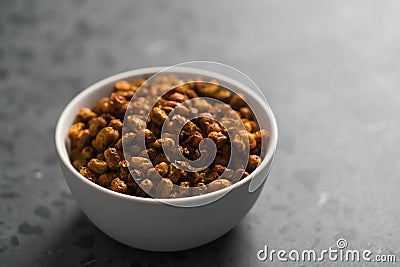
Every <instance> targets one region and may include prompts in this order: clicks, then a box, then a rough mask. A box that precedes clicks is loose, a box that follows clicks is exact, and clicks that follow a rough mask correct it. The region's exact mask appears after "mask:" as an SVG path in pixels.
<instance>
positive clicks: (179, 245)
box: [55, 67, 278, 251]
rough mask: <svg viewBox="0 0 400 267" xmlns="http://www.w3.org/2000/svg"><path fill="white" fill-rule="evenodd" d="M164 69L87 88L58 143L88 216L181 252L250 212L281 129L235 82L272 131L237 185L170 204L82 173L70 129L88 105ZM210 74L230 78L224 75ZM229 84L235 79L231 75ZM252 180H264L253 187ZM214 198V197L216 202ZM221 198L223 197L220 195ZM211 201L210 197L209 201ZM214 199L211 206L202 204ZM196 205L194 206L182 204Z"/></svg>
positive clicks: (135, 240)
mask: <svg viewBox="0 0 400 267" xmlns="http://www.w3.org/2000/svg"><path fill="white" fill-rule="evenodd" d="M162 69H164V68H163V67H154V68H143V69H136V70H132V71H127V72H123V73H120V74H116V75H113V76H111V77H108V78H105V79H103V80H101V81H99V82H97V83H95V84H93V85H91V86H89V87H88V88H87V89H85V90H83V91H82V92H81V93H80V94H79V95H77V96H76V97H75V98H73V99H72V100H71V101H70V102H69V104H68V105H67V107H66V108H65V109H64V111H63V112H62V114H61V116H60V118H59V120H58V123H57V127H56V132H55V145H56V149H57V153H58V157H59V161H60V165H61V169H62V172H63V174H64V177H65V180H66V182H67V184H68V186H69V189H70V191H71V193H72V195H73V197H74V198H75V199H76V201H77V202H78V205H79V206H80V208H81V209H82V211H83V212H84V213H85V215H86V216H87V217H88V218H89V219H90V220H91V221H92V222H93V224H95V225H96V226H97V227H98V228H99V229H100V230H101V231H103V232H104V233H105V234H107V235H108V236H110V237H111V238H113V239H115V240H118V241H119V242H121V243H124V244H126V245H129V246H132V247H135V248H139V249H144V250H151V251H178V250H185V249H190V248H194V247H197V246H200V245H203V244H206V243H208V242H211V241H213V240H215V239H217V238H218V237H220V236H222V235H224V234H225V233H227V232H228V231H229V230H231V229H232V228H233V227H235V226H236V225H237V224H238V223H239V222H240V220H241V219H242V218H243V217H244V216H245V215H246V214H247V212H248V211H249V210H250V209H251V207H252V206H253V205H254V203H255V201H256V200H257V198H258V196H259V195H260V192H261V190H262V187H263V186H264V184H265V182H264V181H265V180H266V179H265V178H266V177H267V176H268V174H269V170H270V167H271V164H272V160H273V156H274V154H275V150H276V145H277V140H278V130H277V125H276V121H275V118H274V115H273V113H272V111H271V109H270V107H269V105H268V103H266V102H265V101H260V98H258V97H254V94H253V92H251V90H249V89H248V88H247V87H245V86H242V85H241V84H234V85H233V86H237V87H239V89H240V90H241V91H242V92H243V94H244V95H245V97H246V100H247V101H251V102H252V103H251V107H252V108H253V109H254V110H257V111H258V112H260V114H262V121H263V124H264V127H265V128H266V129H267V130H268V131H269V132H270V137H269V140H268V148H267V153H266V156H265V157H264V159H263V161H262V163H261V164H260V165H259V166H258V167H257V168H256V170H255V171H254V172H253V173H251V175H249V176H248V177H246V178H244V179H243V180H241V181H239V182H237V183H236V184H234V185H232V186H230V187H228V188H225V189H222V190H219V191H216V192H213V193H209V194H205V195H201V196H194V197H187V198H180V199H174V200H172V201H175V203H176V204H177V205H169V204H165V203H164V202H162V201H160V200H157V199H153V198H141V197H135V196H130V195H124V194H120V193H116V192H113V191H111V190H108V189H106V188H103V187H101V186H99V185H97V184H95V183H93V182H90V181H89V180H87V179H86V178H84V177H83V176H81V175H80V173H79V172H78V171H77V170H75V169H74V167H73V166H72V164H71V162H70V160H69V156H68V153H69V140H68V137H67V133H68V130H69V127H70V126H71V125H72V123H73V121H74V118H75V116H76V114H77V112H78V111H79V109H80V108H82V107H92V106H93V105H94V104H95V103H96V102H97V101H98V100H99V99H100V98H102V97H106V96H108V95H109V94H110V92H111V91H112V88H113V84H114V82H116V81H118V80H122V79H124V80H128V81H129V80H136V79H141V78H147V77H149V76H150V75H152V74H154V73H157V72H158V71H161V70H162ZM181 71H182V72H186V73H188V74H196V75H199V74H200V75H204V73H201V71H200V70H199V71H196V70H194V69H185V68H183V69H181ZM206 76H210V78H216V79H219V80H221V79H226V80H229V79H228V78H226V77H222V76H219V75H218V74H216V73H215V74H212V73H211V74H210V73H207V74H206ZM227 82H229V83H235V81H232V80H229V81H227ZM252 179H258V180H259V181H262V185H261V186H258V187H257V188H254V189H253V190H249V188H250V183H251V181H252ZM211 199H213V201H211ZM215 199H217V200H215ZM208 200H210V201H208ZM205 202H211V203H209V204H207V205H200V206H199V203H205ZM180 206H191V207H180Z"/></svg>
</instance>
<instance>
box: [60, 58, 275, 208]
mask: <svg viewBox="0 0 400 267" xmlns="http://www.w3.org/2000/svg"><path fill="white" fill-rule="evenodd" d="M168 68H170V67H164V66H159V67H146V68H138V69H133V70H128V71H123V72H120V73H117V74H113V75H111V76H107V77H105V78H103V79H101V80H99V81H97V82H95V83H93V84H91V85H89V86H88V87H86V88H85V89H83V90H82V91H81V92H80V93H78V94H77V95H76V96H74V97H73V98H72V99H71V100H70V101H69V102H68V104H67V105H66V107H65V108H64V109H63V111H62V113H61V115H60V117H59V119H58V121H57V124H56V128H55V139H54V141H55V146H56V151H57V155H58V157H59V159H60V160H61V163H62V164H63V165H64V166H65V167H66V168H67V169H68V171H70V172H71V173H72V174H73V175H74V176H75V177H76V178H78V179H80V180H81V181H82V182H83V183H85V184H86V185H88V186H89V187H91V188H92V189H94V190H99V191H102V192H103V193H105V194H108V195H109V196H112V197H116V198H119V199H125V200H128V201H134V202H140V203H143V204H144V203H146V204H157V205H158V204H166V203H165V201H168V203H171V204H173V203H176V204H177V206H180V205H190V204H189V203H193V204H195V203H196V202H202V201H200V200H204V198H210V199H211V198H215V197H217V198H216V200H218V199H219V198H220V197H223V196H225V195H227V194H228V193H229V192H230V191H231V190H236V189H237V188H239V187H241V186H244V185H245V184H247V183H248V182H249V183H250V181H251V179H252V178H253V177H254V176H256V175H257V174H258V173H260V172H261V171H262V170H264V169H265V168H270V166H269V165H271V164H270V163H272V161H273V158H274V155H275V152H276V148H277V144H278V125H277V122H276V119H275V116H274V114H273V112H272V110H271V107H270V105H269V103H268V101H267V100H266V99H265V100H266V101H262V100H261V99H260V98H258V97H253V96H251V97H252V99H253V100H254V101H256V102H257V103H258V104H259V105H260V107H262V108H263V110H264V111H265V112H266V113H267V115H268V117H269V119H270V121H271V130H270V131H269V132H270V136H269V145H268V147H267V153H266V155H265V157H264V159H263V161H262V162H261V164H260V165H259V166H258V167H257V168H256V169H255V170H254V171H253V172H252V173H251V174H250V175H249V176H247V177H245V178H244V179H242V180H240V181H239V182H237V183H235V184H233V185H231V186H229V187H226V188H223V189H220V190H217V191H215V192H211V193H207V194H204V195H198V196H190V197H183V198H176V199H164V201H163V199H158V198H144V197H138V196H132V195H127V194H121V193H118V192H114V191H112V190H110V189H108V188H105V187H102V186H100V185H98V184H96V183H93V182H91V181H89V180H88V179H86V178H85V177H84V176H82V175H81V174H80V173H79V172H78V171H77V170H76V169H75V168H74V167H73V166H72V164H71V162H70V159H69V155H68V151H67V148H66V146H65V136H64V134H63V132H64V133H65V131H63V125H64V124H65V121H66V120H67V119H69V118H70V117H71V116H76V114H75V112H74V113H72V111H71V110H72V108H73V107H75V105H76V103H78V102H79V101H81V100H82V99H85V98H86V97H87V95H89V94H91V93H92V92H95V91H96V90H98V89H99V88H102V87H103V86H105V85H107V84H110V83H113V82H116V81H118V80H123V79H129V78H131V77H134V76H140V75H150V76H152V75H154V74H156V73H158V72H160V71H163V70H166V69H168ZM177 70H180V71H182V72H183V73H186V74H195V75H207V76H211V77H213V78H217V79H220V80H223V81H224V82H228V83H230V84H235V85H236V86H237V87H238V89H239V90H242V91H244V92H249V91H251V89H248V88H247V86H245V85H243V84H241V83H239V82H238V81H236V80H234V79H232V78H229V77H227V76H224V75H221V74H218V73H215V72H211V71H204V70H200V69H195V68H188V67H179V68H177V69H174V72H177ZM243 75H245V74H243ZM246 77H247V76H246ZM267 175H268V174H267ZM264 182H265V181H264ZM264 182H263V183H264ZM256 191H257V190H256ZM249 193H250V192H249ZM251 193H255V192H251ZM180 207H185V206H180ZM187 207H189V206H187Z"/></svg>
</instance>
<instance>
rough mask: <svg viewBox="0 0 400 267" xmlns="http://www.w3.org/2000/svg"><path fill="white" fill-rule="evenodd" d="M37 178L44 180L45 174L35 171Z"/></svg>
mask: <svg viewBox="0 0 400 267" xmlns="http://www.w3.org/2000/svg"><path fill="white" fill-rule="evenodd" d="M35 178H36V179H42V178H43V172H41V171H35Z"/></svg>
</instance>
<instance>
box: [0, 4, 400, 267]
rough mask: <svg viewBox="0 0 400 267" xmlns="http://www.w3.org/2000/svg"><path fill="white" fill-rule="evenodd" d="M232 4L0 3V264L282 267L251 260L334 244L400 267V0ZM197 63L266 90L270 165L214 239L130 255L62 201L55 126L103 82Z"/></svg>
mask: <svg viewBox="0 0 400 267" xmlns="http://www.w3.org/2000/svg"><path fill="white" fill-rule="evenodd" d="M233 2H234V1H205V2H204V1H128V0H122V1H119V0H117V1H95V0H71V1H51V0H15V1H5V0H0V92H1V94H0V95H1V96H0V122H1V123H0V125H1V131H0V151H1V155H0V266H4V267H8V266H135V267H138V266H143V267H144V266H267V265H268V266H285V265H287V264H288V263H280V262H273V263H270V262H268V261H265V262H263V261H259V260H258V259H257V255H256V254H257V251H258V250H260V249H262V248H263V247H264V245H268V247H270V248H274V249H298V250H302V249H311V248H313V249H316V250H322V249H326V248H328V247H329V246H332V245H333V244H335V243H336V240H337V239H339V238H345V239H346V240H347V242H348V247H349V248H353V249H370V250H371V251H373V252H375V253H381V254H394V255H397V261H400V255H399V252H400V239H399V233H400V224H399V222H400V212H399V207H400V206H399V203H400V194H399V192H398V191H399V188H400V179H399V174H400V147H399V145H398V142H399V136H400V124H399V119H398V118H399V115H400V75H399V74H400V64H399V61H400V50H399V47H400V35H399V34H398V25H400V16H399V13H400V4H399V2H398V1H384V2H382V1H370V0H359V1H317V0H306V1H286V0H284V1H282V0H276V1H262V2H261V1H259V2H256V1H254V2H253V1H235V3H233ZM190 60H211V61H218V62H222V63H226V64H229V65H231V66H233V67H236V68H238V69H240V70H241V71H243V72H244V73H246V74H248V75H249V76H250V77H251V78H253V79H254V81H255V82H256V83H257V84H258V85H259V86H260V87H261V88H262V90H263V92H264V93H265V95H266V96H267V98H268V100H269V102H270V104H271V106H272V109H273V110H274V113H275V115H276V118H277V121H278V124H279V130H280V140H279V146H278V151H277V156H276V161H275V163H274V166H273V169H272V172H271V174H270V176H269V178H268V181H267V184H266V186H265V187H264V190H263V192H262V193H261V196H260V198H259V200H258V202H257V203H256V205H255V206H254V208H253V209H252V210H251V211H250V212H249V214H248V215H247V216H246V217H245V218H244V219H243V220H242V221H241V223H240V224H239V225H238V226H237V227H236V228H235V229H233V230H232V231H231V232H229V233H228V234H226V235H225V236H223V237H222V238H220V239H218V240H216V241H215V242H212V243H211V244H208V245H206V246H203V247H200V248H196V249H192V250H189V251H183V252H177V253H152V252H146V251H141V250H136V249H133V248H129V247H127V246H125V245H122V244H120V243H118V242H116V241H113V240H112V239H110V238H109V237H107V236H106V235H104V234H103V233H102V232H100V231H99V230H98V229H97V228H96V227H95V226H94V225H93V224H92V223H91V222H90V221H89V220H88V219H87V218H86V217H85V216H84V215H83V214H82V213H81V211H80V209H79V207H78V206H77V204H76V202H75V201H74V199H73V198H72V197H71V194H70V192H69V189H68V187H67V185H66V183H65V182H64V179H63V176H62V174H61V171H60V168H59V166H58V162H57V156H56V152H55V148H54V144H53V136H54V128H55V124H56V121H57V118H58V117H59V115H60V113H61V111H62V109H63V108H64V107H65V105H66V104H67V103H68V101H69V100H70V99H71V98H72V97H74V96H75V95H76V94H77V93H79V92H80V91H81V90H83V89H84V88H85V87H87V86H88V85H90V84H91V83H93V82H95V81H97V80H99V79H101V78H103V77H106V76H109V75H111V74H114V73H117V72H120V71H123V70H128V69H134V68H139V67H147V66H159V65H171V64H176V63H180V62H185V61H190ZM397 264H398V263H397ZM290 265H291V266H353V265H354V266H360V263H353V264H350V263H343V262H333V261H325V262H319V263H307V262H306V263H304V262H296V263H291V264H290ZM361 265H363V264H361ZM376 265H377V263H369V264H364V265H363V266H376ZM384 266H396V264H393V265H392V264H389V263H387V264H385V265H384Z"/></svg>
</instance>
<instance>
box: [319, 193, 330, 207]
mask: <svg viewBox="0 0 400 267" xmlns="http://www.w3.org/2000/svg"><path fill="white" fill-rule="evenodd" d="M328 198H329V195H328V194H327V193H326V192H320V193H319V197H318V206H323V205H324V204H325V203H326V201H327V200H328Z"/></svg>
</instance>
